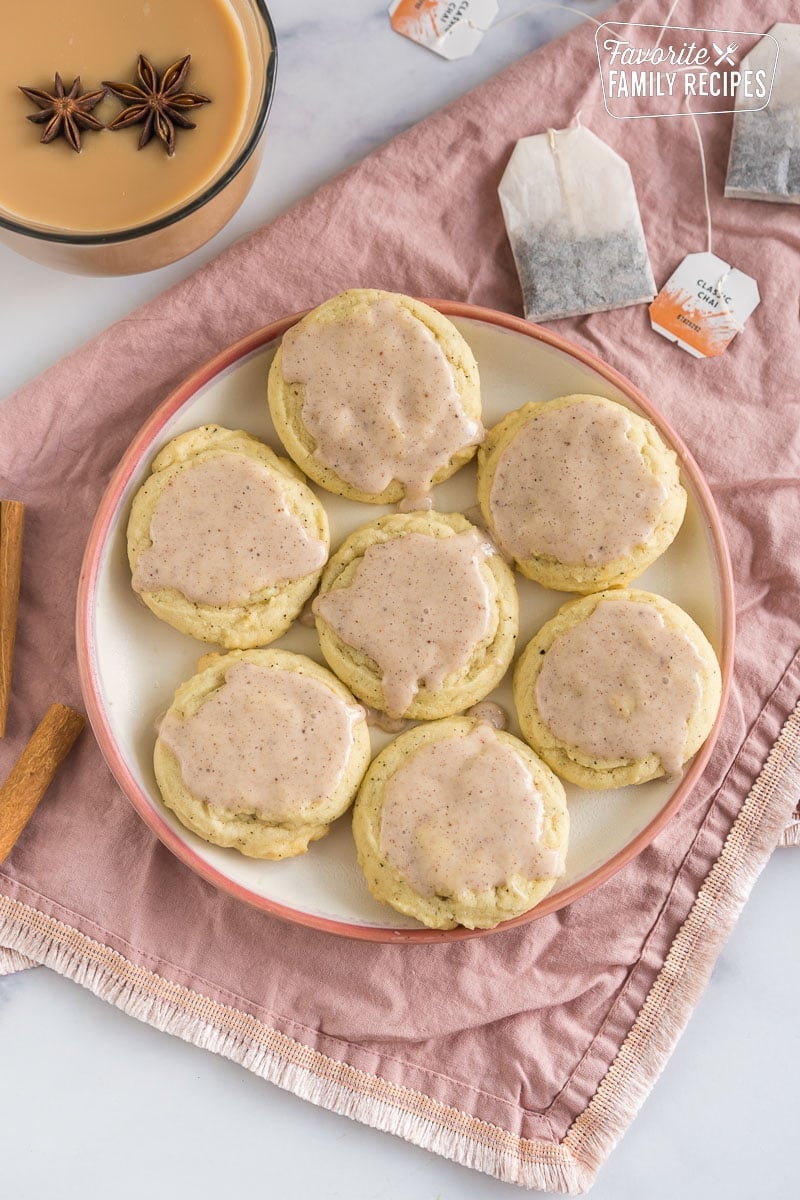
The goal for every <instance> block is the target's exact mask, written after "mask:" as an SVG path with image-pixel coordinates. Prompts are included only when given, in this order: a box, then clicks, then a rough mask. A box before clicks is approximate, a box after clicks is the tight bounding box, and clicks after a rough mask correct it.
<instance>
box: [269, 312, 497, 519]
mask: <svg viewBox="0 0 800 1200" xmlns="http://www.w3.org/2000/svg"><path fill="white" fill-rule="evenodd" d="M268 395H269V407H270V411H271V413H272V419H273V421H274V423H275V428H276V429H277V431H278V435H279V437H280V439H281V441H282V442H283V444H284V446H285V447H286V450H287V451H288V453H289V454H290V456H291V457H292V458H293V459H294V461H295V462H296V463H297V465H298V466H299V467H301V468H302V470H303V471H305V472H306V474H307V475H310V476H311V478H312V479H313V480H314V481H315V482H316V483H318V484H319V485H320V486H321V487H324V488H326V489H327V490H328V491H329V492H336V493H337V495H340V496H347V497H348V498H349V499H350V500H362V501H364V502H366V503H367V504H394V503H396V502H398V501H402V502H403V503H402V507H403V508H404V510H405V511H410V510H413V509H417V508H425V507H428V506H429V501H428V495H429V492H430V489H431V487H432V486H433V485H434V484H437V483H441V482H442V481H443V480H445V479H449V477H450V476H451V475H452V474H453V473H454V471H457V470H458V469H459V467H462V466H463V465H464V463H466V462H468V461H469V459H471V458H472V457H473V455H474V454H475V450H476V447H477V446H478V444H479V443H480V442H481V440H482V439H483V435H484V430H483V426H482V424H481V398H480V385H479V381H478V368H477V365H476V362H475V358H474V356H473V354H472V351H471V350H470V348H469V346H468V345H467V343H466V342H465V341H464V338H463V337H462V336H461V334H460V333H459V332H458V330H457V329H456V327H455V325H453V324H452V323H451V322H450V321H448V319H447V318H446V317H443V316H442V315H441V313H438V312H436V310H435V309H433V308H430V307H429V306H428V305H427V304H422V303H421V302H420V301H419V300H412V299H411V297H409V296H401V295H398V294H396V293H394V292H380V291H374V290H371V289H367V288H354V289H353V290H351V291H349V292H342V293H341V295H338V296H334V297H333V299H331V300H328V301H326V302H325V303H324V304H321V305H320V306H319V308H315V309H314V310H313V311H312V312H310V313H308V314H307V316H305V317H303V319H302V321H300V322H299V323H298V324H297V325H295V326H294V327H293V328H292V329H289V330H288V331H287V332H286V333H285V334H284V336H283V342H282V345H281V347H280V348H279V350H278V352H277V354H276V355H275V358H274V360H273V363H272V367H271V369H270V373H269V384H268Z"/></svg>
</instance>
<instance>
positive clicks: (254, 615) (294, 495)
mask: <svg viewBox="0 0 800 1200" xmlns="http://www.w3.org/2000/svg"><path fill="white" fill-rule="evenodd" d="M225 453H238V454H245V455H247V456H248V457H250V458H254V459H255V460H256V461H257V462H260V463H262V464H263V465H264V466H266V467H267V468H268V469H269V470H270V471H271V473H272V474H273V476H275V477H277V479H278V480H279V482H280V486H281V490H282V493H283V495H284V497H285V499H286V503H287V505H288V507H289V508H290V509H291V511H292V512H293V513H294V514H295V515H296V516H297V517H298V518H299V519H300V520H301V521H302V523H303V525H304V526H305V528H306V529H307V530H308V532H309V534H311V535H312V536H316V537H318V538H319V540H320V541H323V542H324V544H325V546H326V548H327V549H329V548H330V532H329V528H328V517H327V514H326V512H325V509H324V508H323V506H322V505H321V504H320V502H319V500H317V498H316V496H315V495H314V493H313V492H312V491H311V489H310V488H309V487H308V486H307V484H306V483H305V481H304V479H303V476H302V474H301V473H300V471H299V470H298V469H297V467H296V466H295V465H294V463H292V462H290V461H289V460H288V459H285V458H280V457H279V456H278V455H277V454H275V453H274V451H272V450H271V449H270V447H269V446H267V445H265V443H264V442H262V441H260V440H259V439H258V438H256V437H254V436H253V435H252V434H249V433H246V432H245V431H244V430H230V429H225V428H224V427H222V426H220V425H214V424H207V425H202V426H200V427H198V428H197V429H192V430H189V431H188V432H187V433H183V434H181V435H180V436H179V437H177V438H173V439H172V441H171V442H169V443H168V444H167V445H166V446H165V447H164V448H163V450H161V452H160V453H159V454H158V455H157V456H156V458H155V460H154V461H153V465H152V469H151V474H150V476H149V477H148V479H147V480H146V481H145V482H144V484H142V486H141V487H140V488H139V490H138V491H137V493H136V495H135V496H134V499H133V503H132V506H131V514H130V518H129V520H128V528H127V547H128V562H129V564H130V568H131V571H132V572H133V571H134V570H135V568H136V563H137V561H138V558H139V555H140V554H141V553H142V551H143V550H144V549H145V548H146V547H148V546H150V545H151V542H150V522H151V521H152V518H153V513H154V512H155V508H156V504H157V503H158V500H159V498H160V496H161V494H162V492H163V490H164V487H165V486H166V484H167V483H168V482H169V480H170V479H172V478H174V477H175V475H176V473H177V472H179V471H181V470H183V469H184V468H185V467H186V466H191V464H192V462H193V461H195V462H198V463H199V462H204V461H206V460H207V459H208V458H213V457H216V456H217V455H220V454H225ZM323 565H324V564H323ZM322 570H323V568H322V567H320V568H319V570H317V571H313V572H311V573H310V574H308V575H304V576H302V577H301V578H300V579H296V580H291V581H289V582H288V583H284V584H275V585H273V586H270V587H268V588H265V589H263V590H262V591H260V592H257V593H254V594H253V596H252V597H251V598H249V599H248V601H247V602H246V603H243V604H237V605H222V606H219V605H213V604H204V603H194V602H193V601H191V600H188V599H187V597H186V596H184V595H183V594H182V593H181V592H179V591H177V590H176V589H175V588H159V589H158V590H156V591H152V592H142V593H140V595H141V599H142V601H143V602H144V603H145V604H146V605H147V607H148V608H149V609H150V610H151V612H153V613H154V614H155V616H157V617H158V618H159V619H160V620H162V621H165V622H166V623H167V624H168V625H172V626H173V628H175V629H178V630H179V631H180V632H181V633H186V634H189V636H191V637H195V638H197V639H198V640H199V641H203V642H212V643H214V644H216V645H220V646H224V647H225V648H226V649H229V650H231V649H242V650H243V649H251V648H255V647H257V646H265V645H268V644H269V643H270V642H274V641H275V639H276V638H279V637H280V636H281V635H282V634H283V633H285V632H286V630H287V629H288V628H289V626H290V625H291V623H292V621H294V619H295V618H296V617H297V616H298V614H299V613H300V611H301V610H302V608H303V605H304V604H305V602H306V600H307V599H308V598H309V596H310V595H311V594H312V593H313V592H314V590H315V588H316V586H317V584H318V582H319V579H320V576H321V574H322Z"/></svg>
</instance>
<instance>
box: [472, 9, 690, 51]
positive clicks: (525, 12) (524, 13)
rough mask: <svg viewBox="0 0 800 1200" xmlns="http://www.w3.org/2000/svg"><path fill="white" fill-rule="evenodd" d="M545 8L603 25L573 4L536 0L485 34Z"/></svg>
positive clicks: (662, 29) (599, 25) (670, 11)
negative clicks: (572, 14)
mask: <svg viewBox="0 0 800 1200" xmlns="http://www.w3.org/2000/svg"><path fill="white" fill-rule="evenodd" d="M679 3H680V0H672V5H671V6H670V10H669V12H668V13H667V19H666V20H665V21H664V24H663V25H662V26H661V30H660V31H659V34H658V38H657V39H656V45H655V48H656V49H657V48H658V47H659V46H660V45H661V39H662V38H663V36H664V34H665V32H666V29H667V26H668V25H669V22H670V18H671V17H672V14H673V13H674V12H675V9H676V8H677V7H678V4H679ZM547 8H552V9H558V10H559V11H560V12H568V13H574V14H575V15H576V16H578V17H585V18H586V20H587V21H591V22H592V24H593V25H596V26H597V28H598V29H599V28H600V27H601V26H602V25H603V24H604V22H603V21H598V19H597V17H595V16H593V15H592V14H591V13H588V12H585V11H584V9H582V8H575V6H574V5H573V4H551V3H550V2H549V0H537V3H535V4H526V5H525V7H524V8H520V9H519V10H518V11H517V12H513V13H509V14H508V16H507V17H501V18H500V20H499V21H494V22H493V23H492V24H491V25H490V26H489V28H488V29H487V30H486V33H487V34H489V33H493V32H494V30H495V29H499V28H500V27H501V26H502V25H507V24H508V23H509V21H517V20H518V19H519V18H520V17H525V16H527V15H528V13H532V12H537V11H539V10H541V9H547Z"/></svg>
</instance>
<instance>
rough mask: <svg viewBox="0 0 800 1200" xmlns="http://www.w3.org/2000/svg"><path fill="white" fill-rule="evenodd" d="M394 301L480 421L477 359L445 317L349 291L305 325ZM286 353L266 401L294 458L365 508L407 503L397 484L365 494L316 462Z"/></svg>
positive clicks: (403, 301)
mask: <svg viewBox="0 0 800 1200" xmlns="http://www.w3.org/2000/svg"><path fill="white" fill-rule="evenodd" d="M387 297H388V298H389V299H391V300H393V301H395V302H396V303H397V304H398V305H399V306H400V307H402V308H405V309H407V310H408V311H409V312H410V313H411V314H412V315H413V316H415V317H416V318H417V320H418V321H420V322H421V323H422V324H423V325H424V326H425V327H426V328H427V329H428V330H429V331H430V332H431V333H432V334H433V336H434V337H435V338H436V340H437V342H438V343H439V345H440V346H441V348H442V351H443V352H444V354H445V357H446V358H447V361H448V363H449V364H450V367H451V368H452V371H453V377H454V379H455V383H456V388H457V390H458V394H459V396H460V398H461V404H462V407H463V409H464V412H465V413H466V414H467V416H468V417H471V418H472V419H473V420H476V421H478V420H480V417H481V395H480V380H479V376H478V364H477V363H476V361H475V356H474V354H473V353H472V350H471V348H470V346H469V344H468V343H467V341H466V340H465V339H464V338H463V337H462V335H461V334H460V333H459V331H458V330H457V329H456V327H455V325H454V324H453V323H452V321H450V320H449V319H448V318H447V317H445V316H443V314H442V313H439V312H437V311H436V309H435V308H431V306H430V305H429V304H424V303H423V302H422V301H421V300H415V299H414V298H413V297H411V296H405V295H403V294H402V293H400V292H385V291H381V290H380V289H377V288H350V289H349V290H348V291H345V292H340V293H339V294H338V295H336V296H332V297H331V298H330V299H329V300H326V301H325V302H324V303H323V304H320V305H318V306H317V307H316V308H314V309H312V310H311V312H309V313H306V315H305V316H304V317H303V318H302V321H301V324H303V323H310V322H312V321H328V320H336V319H337V318H338V317H340V316H342V315H345V314H346V313H347V312H349V311H352V309H353V308H357V307H359V306H360V305H362V304H369V303H372V302H374V301H375V300H376V299H379V298H387ZM281 364H282V352H281V347H280V346H279V347H278V349H277V351H276V353H275V357H274V358H273V360H272V364H271V366H270V370H269V376H268V378H267V400H268V404H269V410H270V413H271V415H272V421H273V424H274V426H275V429H276V431H277V433H278V437H279V438H280V439H281V442H282V443H283V445H284V447H285V449H286V452H287V454H288V455H289V457H290V458H291V459H292V460H293V461H294V462H295V463H296V464H297V465H298V466H299V467H300V468H301V469H302V470H303V471H304V472H305V473H306V475H308V476H309V478H311V479H313V480H314V482H315V483H317V484H318V485H319V486H320V487H322V488H325V490H326V491H328V492H333V493H334V495H337V496H344V497H346V498H347V499H348V500H359V501H361V503H363V504H396V503H397V502H398V501H400V500H402V499H403V496H404V494H405V490H404V488H403V485H402V484H401V483H399V482H398V481H397V480H393V481H392V483H391V484H390V485H389V487H387V488H385V489H384V491H382V492H380V493H369V492H361V491H359V490H358V489H357V488H355V487H353V485H352V484H350V483H348V482H347V480H345V479H343V478H342V477H341V476H340V475H338V474H337V473H336V471H334V470H333V469H332V468H330V467H326V466H325V465H324V464H323V463H320V462H319V461H318V460H317V459H316V458H315V457H314V449H315V442H314V439H313V437H312V436H311V434H310V433H309V432H308V430H307V429H306V428H305V426H304V425H303V421H302V415H301V414H302V407H303V392H304V389H303V386H302V384H296V383H288V382H287V380H286V379H284V376H283V371H282V366H281ZM476 450H477V446H465V447H464V449H463V450H460V451H458V453H456V454H455V455H453V457H452V458H451V459H450V462H449V463H448V464H446V465H445V466H444V467H442V468H441V470H439V471H437V473H436V475H434V477H433V484H434V486H435V485H436V484H438V483H443V482H444V481H445V479H449V478H450V476H451V475H454V474H455V472H456V471H458V470H460V469H461V467H463V466H464V465H465V464H466V463H468V462H469V461H470V459H472V458H473V457H474V456H475V453H476Z"/></svg>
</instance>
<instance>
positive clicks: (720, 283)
mask: <svg viewBox="0 0 800 1200" xmlns="http://www.w3.org/2000/svg"><path fill="white" fill-rule="evenodd" d="M686 111H687V112H688V114H689V116H690V118H691V121H692V125H693V126H694V132H695V137H696V138H697V148H698V150H699V151H700V167H701V169H702V172H703V199H704V200H705V206H706V250H707V252H708V253H709V254H712V253H713V251H712V249H711V246H712V229H711V200H710V198H709V194H708V167H707V165H706V152H705V147H704V146H703V135H702V134H701V133H700V125H699V124H698V121H697V117H696V116H695V114H694V113H693V112H692V106H691V103H690V102H689V98H688V97H687V99H686ZM732 269H733V268H732V267H728V268H727V270H725V271H723V272H722V274H721V275H720V277H719V279H718V280H717V281H716V283H715V284H714V287H713V291H715V292H716V294H717V296H718V298H719V301H720V305H721V307H720V312H721V313H724V314H725V315H726V316H727V317H728V319H729V321H730V322H731V324H732V325H734V326H735V328H736V331H737V333H741V332H742V329H743V328H744V326H743V325H742V324H741V323H740V322H739V321H737V320H736V317H735V315H734V313H733V309H732V308H731V307H730V305H729V304H726V303H725V300H724V297H723V294H722V289H723V287H724V285H725V283H726V281H727V279H728V276H729V275H730V273H731V271H732Z"/></svg>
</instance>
